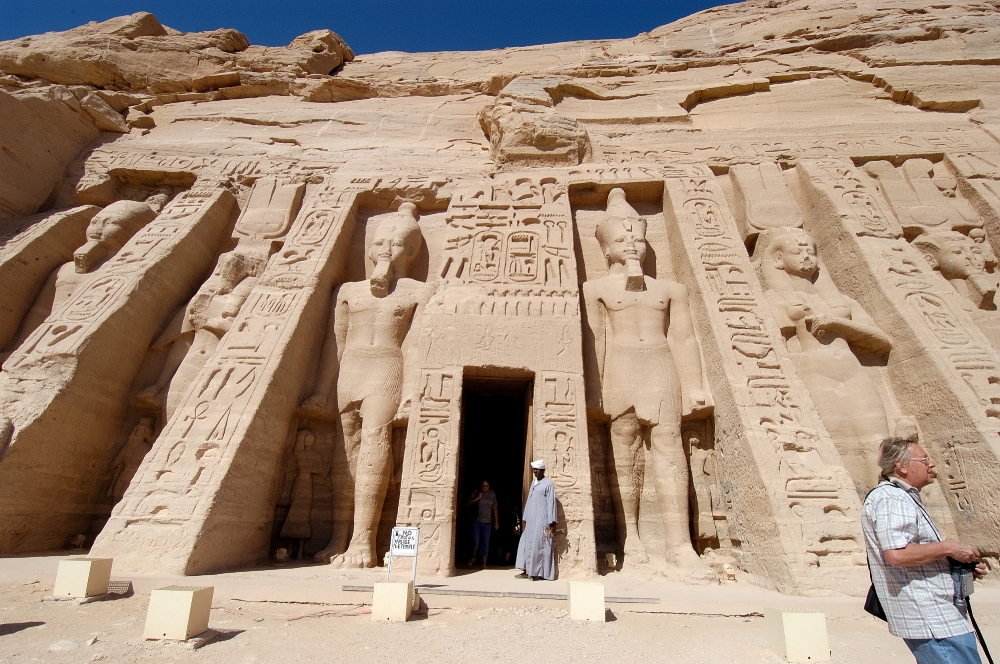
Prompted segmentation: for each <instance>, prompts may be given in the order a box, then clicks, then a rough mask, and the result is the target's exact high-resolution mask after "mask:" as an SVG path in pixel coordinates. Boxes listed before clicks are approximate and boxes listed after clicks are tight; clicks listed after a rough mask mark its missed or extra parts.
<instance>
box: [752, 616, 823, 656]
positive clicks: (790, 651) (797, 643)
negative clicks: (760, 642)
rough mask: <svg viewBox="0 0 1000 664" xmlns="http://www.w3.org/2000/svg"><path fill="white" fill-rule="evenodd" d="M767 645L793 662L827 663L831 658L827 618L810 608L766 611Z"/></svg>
mask: <svg viewBox="0 0 1000 664" xmlns="http://www.w3.org/2000/svg"><path fill="white" fill-rule="evenodd" d="M764 629H765V630H766V631H767V642H768V645H770V646H771V650H773V651H774V652H775V653H776V654H778V655H779V656H781V657H784V658H785V659H786V660H788V661H789V662H825V661H827V660H829V659H830V641H829V639H828V638H827V634H826V615H825V614H823V613H820V612H819V611H809V610H807V609H764Z"/></svg>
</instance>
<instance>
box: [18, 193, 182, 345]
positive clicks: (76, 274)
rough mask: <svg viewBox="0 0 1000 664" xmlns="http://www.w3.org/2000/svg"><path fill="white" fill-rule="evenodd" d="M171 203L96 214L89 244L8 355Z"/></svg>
mask: <svg viewBox="0 0 1000 664" xmlns="http://www.w3.org/2000/svg"><path fill="white" fill-rule="evenodd" d="M168 199H169V196H168V195H167V194H165V193H157V194H154V195H153V196H150V197H149V198H148V199H147V200H146V202H145V203H139V202H137V201H117V202H115V203H112V204H111V205H109V206H107V207H106V208H104V209H103V210H101V211H100V212H98V213H97V214H95V215H94V217H93V219H91V220H90V224H89V225H88V226H87V242H86V243H85V244H84V245H83V246H82V247H80V248H79V249H77V250H76V251H75V252H74V254H73V262H72V263H64V264H63V265H61V266H60V267H58V268H56V269H55V270H53V271H52V274H50V275H49V278H48V280H47V281H46V282H45V285H44V286H43V287H42V291H41V292H40V293H39V294H38V297H36V298H35V303H34V304H33V305H32V307H31V309H29V310H28V313H27V314H25V316H24V320H23V321H22V322H21V327H20V328H19V329H18V332H17V334H16V335H15V336H14V339H13V341H11V343H10V344H9V345H8V346H7V348H6V351H7V354H8V355H9V354H10V353H11V352H12V351H14V350H16V349H17V348H18V347H19V346H20V345H21V344H22V343H24V341H25V339H27V338H28V336H29V335H31V333H32V332H34V331H35V329H36V328H37V327H38V326H39V325H41V324H42V323H43V322H45V319H46V318H48V317H49V316H50V315H51V314H52V312H53V311H56V310H57V309H59V307H60V306H62V305H63V304H64V303H65V302H66V301H67V300H69V299H70V297H72V295H73V293H74V292H75V291H76V289H77V287H78V286H79V285H80V284H81V283H82V282H83V280H84V279H86V278H87V276H88V275H89V274H91V273H93V272H94V271H96V270H98V269H99V268H100V267H101V266H102V265H104V263H106V262H107V261H108V260H110V259H111V258H113V257H114V256H115V254H117V253H118V251H119V250H120V249H121V248H122V247H123V246H125V243H126V242H128V241H129V238H131V237H132V236H133V235H135V233H136V232H137V231H138V230H139V229H140V228H142V227H143V226H145V225H146V224H148V223H149V222H150V221H152V220H153V218H154V217H156V215H157V214H158V213H159V211H160V210H161V209H163V206H164V205H165V204H166V202H167V200H168ZM0 357H4V356H2V355H0Z"/></svg>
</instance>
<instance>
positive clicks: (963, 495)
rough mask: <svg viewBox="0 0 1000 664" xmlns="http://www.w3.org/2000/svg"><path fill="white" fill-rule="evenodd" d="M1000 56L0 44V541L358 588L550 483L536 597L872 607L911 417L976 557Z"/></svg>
mask: <svg viewBox="0 0 1000 664" xmlns="http://www.w3.org/2000/svg"><path fill="white" fill-rule="evenodd" d="M998 44H1000V9H998V7H997V5H996V3H990V2H979V1H976V0H965V1H962V2H960V3H958V4H940V5H932V6H927V5H925V4H923V3H916V2H913V1H912V0H885V2H876V1H868V0H858V1H857V2H850V1H840V0H820V1H819V2H817V1H816V0H808V2H805V1H804V0H748V1H747V2H743V3H740V4H735V5H729V6H724V7H718V8H715V9H710V10H706V11H704V12H701V13H698V14H695V15H692V16H690V17H688V18H686V19H683V20H681V21H678V22H676V23H672V24H670V25H666V26H663V27H660V28H656V29H654V30H652V31H650V32H648V33H643V34H641V35H639V36H637V37H635V38H632V39H624V40H610V41H587V42H572V43H563V44H553V45H544V46H535V47H526V48H511V49H505V50H494V51H486V52H470V53H420V54H408V53H398V52H393V53H376V54H373V55H355V54H354V53H353V52H352V50H351V49H350V47H349V46H348V45H347V44H345V43H344V41H343V40H342V39H341V38H340V37H339V36H337V35H336V34H335V33H333V32H330V31H328V30H319V31H315V32H311V33H308V34H306V35H303V36H301V37H298V38H297V39H295V40H294V41H292V43H291V44H289V45H288V46H285V47H260V46H252V45H250V44H249V42H248V41H247V39H246V37H245V36H244V35H243V34H242V33H240V32H238V31H236V30H232V29H221V30H216V31H213V32H202V33H181V32H178V31H177V30H173V29H171V28H169V27H165V26H163V25H161V24H160V23H159V22H158V21H157V19H156V18H155V17H153V16H152V15H151V14H145V13H141V14H135V15H132V16H126V17H121V18H116V19H112V20H109V21H106V22H104V23H90V24H87V25H84V26H81V27H78V28H75V29H73V30H69V31H66V32H61V33H47V34H44V35H37V36H30V37H24V38H21V39H15V40H12V41H7V42H0V146H2V150H0V360H2V371H0V553H3V554H20V553H29V552H40V551H51V550H58V549H64V548H67V547H68V546H69V545H70V544H71V543H74V542H75V543H76V544H79V543H80V542H81V541H82V542H84V543H85V544H86V546H88V547H91V554H92V555H95V556H105V557H113V558H114V560H115V568H116V569H118V570H121V571H133V572H147V573H170V574H200V573H208V572H214V571H219V570H224V569H235V568H241V567H248V566H252V565H255V564H259V563H261V562H265V561H267V560H269V559H273V557H274V555H275V552H276V551H277V550H278V549H279V548H284V549H286V550H287V551H289V553H290V555H292V556H294V557H303V558H312V559H315V560H316V561H319V562H323V563H328V564H331V565H334V566H339V567H370V566H376V565H381V564H383V561H384V556H385V553H386V550H387V546H388V534H389V530H390V529H391V527H392V526H393V525H412V526H418V527H419V528H420V537H421V542H420V558H419V568H420V572H421V574H441V575H449V574H452V573H454V571H455V569H456V566H461V565H462V564H463V563H464V559H465V557H466V556H467V555H468V552H469V549H468V542H467V540H468V532H469V530H468V529H469V527H470V525H469V524H470V522H471V520H472V514H470V509H474V508H469V507H468V505H467V501H468V497H469V495H470V493H471V492H472V491H473V490H474V489H475V488H476V487H478V486H479V483H480V482H481V481H483V480H484V479H485V480H487V481H490V482H491V485H492V487H493V488H494V490H495V491H496V492H497V495H498V498H499V499H500V503H501V507H502V508H504V509H508V510H513V512H514V513H515V514H516V513H517V512H518V511H519V510H520V508H521V504H522V500H523V498H524V495H525V492H526V490H527V488H528V486H529V484H530V480H531V474H530V471H529V468H528V465H527V464H528V462H529V461H531V460H533V459H543V460H545V462H546V466H547V470H546V472H547V476H548V477H550V478H551V479H552V482H553V483H554V486H555V490H556V495H557V499H558V527H557V528H556V529H555V533H554V536H555V550H556V554H557V567H558V571H559V574H560V575H562V576H573V575H587V574H594V573H604V572H607V571H610V570H612V569H635V570H640V571H642V570H649V571H650V572H651V573H652V572H665V573H670V572H671V570H674V571H678V570H680V571H682V573H683V575H684V576H685V577H686V578H695V579H699V578H700V579H713V578H717V577H718V576H719V574H720V573H722V570H723V568H724V566H725V565H733V566H734V567H736V568H738V569H739V570H740V571H741V572H740V573H741V574H743V575H745V576H746V577H747V578H749V579H752V580H754V581H755V582H757V583H761V584H764V585H767V586H770V587H774V588H778V589H780V590H782V591H785V592H797V593H817V592H825V591H843V590H845V589H860V588H863V585H864V584H866V583H867V575H868V572H867V569H866V567H865V555H864V541H863V538H862V534H861V526H860V509H861V500H862V498H863V497H864V495H865V492H866V491H867V490H868V489H870V488H871V487H872V486H874V484H875V483H876V482H877V481H878V470H877V466H876V463H875V462H876V458H877V450H878V444H879V442H880V441H881V440H882V439H884V438H886V437H889V436H900V437H910V438H913V439H914V440H919V442H920V444H921V445H922V446H923V447H924V448H925V449H926V450H927V451H928V452H929V454H930V456H931V457H932V458H933V459H934V461H935V462H936V463H937V464H938V481H937V482H936V483H935V484H934V485H932V486H931V487H929V488H928V489H927V490H925V492H924V493H925V494H926V495H925V501H926V504H927V506H928V509H929V511H930V512H931V513H932V514H933V516H934V518H935V520H936V521H937V523H938V524H940V526H941V528H942V530H943V531H944V532H945V534H946V536H949V537H956V538H961V539H963V540H965V541H967V542H970V543H973V544H975V545H976V546H978V547H979V548H980V549H981V550H982V551H984V553H985V555H986V560H987V562H988V563H989V564H990V566H991V567H996V566H997V564H998V556H1000V550H998V548H997V546H998V545H997V542H1000V507H998V504H1000V501H998V496H1000V311H998V309H997V304H996V301H995V298H996V295H997V288H998V285H1000V273H998V272H997V256H998V255H1000V58H998V53H1000V49H998ZM81 536H82V538H81ZM501 545H504V543H503V542H501ZM508 550H509V549H508Z"/></svg>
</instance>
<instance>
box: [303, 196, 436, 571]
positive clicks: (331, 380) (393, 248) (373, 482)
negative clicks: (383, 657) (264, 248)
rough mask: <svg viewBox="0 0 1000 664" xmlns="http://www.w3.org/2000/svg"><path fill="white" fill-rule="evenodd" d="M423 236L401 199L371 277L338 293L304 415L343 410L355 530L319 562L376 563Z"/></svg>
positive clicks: (421, 292) (420, 291) (372, 255)
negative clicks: (412, 274)
mask: <svg viewBox="0 0 1000 664" xmlns="http://www.w3.org/2000/svg"><path fill="white" fill-rule="evenodd" d="M422 240H423V238H422V236H421V234H420V227H419V226H417V218H416V206H415V205H413V204H412V203H403V204H402V205H401V206H400V208H399V211H398V212H396V213H394V214H392V215H389V216H387V217H385V218H384V219H383V220H382V221H381V222H380V223H379V225H378V228H377V230H376V232H375V236H374V238H373V239H372V243H371V247H370V248H369V250H368V258H369V259H370V260H371V261H372V263H374V265H375V269H374V271H373V272H372V275H371V277H370V278H369V280H368V281H357V282H351V283H346V284H342V285H341V286H339V287H338V288H337V289H336V290H335V291H334V294H333V300H332V302H331V308H332V309H333V316H332V317H331V327H332V330H329V331H328V334H327V339H326V342H325V343H324V346H323V351H322V356H321V358H320V370H319V377H318V379H317V384H316V390H315V392H314V394H313V395H312V396H311V397H309V398H308V399H307V400H306V401H305V402H304V403H303V404H302V412H303V413H305V414H307V415H310V416H313V417H324V416H329V415H330V414H331V411H333V409H334V408H336V409H337V411H335V412H339V414H340V421H341V426H342V429H343V437H342V440H344V441H345V444H346V445H347V446H348V458H349V459H352V463H351V465H352V466H353V468H352V470H351V474H352V477H353V479H354V530H353V535H352V537H351V540H350V544H349V546H348V548H347V551H346V552H344V550H343V542H339V541H331V542H330V546H328V547H327V548H326V549H324V550H323V551H321V552H320V553H318V554H317V555H316V560H324V559H330V557H331V556H334V557H333V559H332V560H331V562H332V563H333V564H334V565H337V566H344V567H373V566H374V565H375V564H376V563H377V560H376V558H375V536H376V533H377V529H378V523H379V518H380V515H381V512H382V503H383V501H384V500H385V494H386V490H387V488H388V484H389V479H390V474H391V470H392V463H391V461H392V459H391V455H392V450H391V440H390V434H391V432H390V429H391V425H392V420H393V419H394V418H395V416H396V411H397V410H398V408H399V404H400V401H401V398H402V385H403V349H402V346H403V341H404V339H405V338H406V336H407V333H408V332H409V331H410V327H411V323H412V321H413V315H414V312H415V311H416V309H417V306H418V304H421V303H424V302H426V301H427V299H428V296H429V292H428V289H427V285H426V284H424V283H422V282H419V281H416V280H414V279H410V278H408V277H407V274H408V270H409V268H410V265H411V264H412V262H413V259H414V258H415V257H416V256H417V253H418V252H419V250H420V246H421V242H422ZM335 384H336V392H335V393H334V385H335ZM334 395H335V396H334ZM334 399H336V401H335V400H334ZM359 434H360V437H359ZM359 438H360V439H359ZM352 448H355V449H356V451H355V449H352Z"/></svg>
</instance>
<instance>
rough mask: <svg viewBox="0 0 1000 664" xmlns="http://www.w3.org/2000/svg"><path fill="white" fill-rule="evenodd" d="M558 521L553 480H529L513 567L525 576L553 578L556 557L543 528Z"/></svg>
mask: <svg viewBox="0 0 1000 664" xmlns="http://www.w3.org/2000/svg"><path fill="white" fill-rule="evenodd" d="M558 520H559V517H558V513H557V509H556V488H555V486H553V484H552V480H550V479H549V478H547V477H543V478H542V479H541V480H539V481H537V482H533V483H532V485H531V489H530V490H529V491H528V500H527V502H526V503H525V504H524V518H523V519H522V524H523V527H524V532H523V533H521V542H520V543H519V544H518V545H517V562H516V563H515V565H514V566H515V567H516V568H518V569H523V570H524V573H525V574H527V575H528V576H540V577H542V578H544V579H547V580H549V581H553V580H555V578H556V557H555V553H554V551H553V549H552V538H551V537H546V536H545V529H546V528H547V527H548V526H549V524H550V523H554V522H556V521H558Z"/></svg>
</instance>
